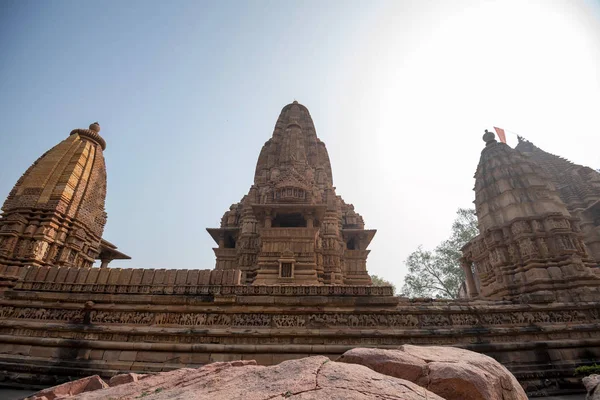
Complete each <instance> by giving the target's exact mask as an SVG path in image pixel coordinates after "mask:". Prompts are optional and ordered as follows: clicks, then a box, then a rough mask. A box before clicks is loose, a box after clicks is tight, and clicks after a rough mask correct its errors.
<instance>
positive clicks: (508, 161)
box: [462, 131, 600, 301]
mask: <svg viewBox="0 0 600 400" xmlns="http://www.w3.org/2000/svg"><path fill="white" fill-rule="evenodd" d="M484 140H485V142H486V147H485V148H484V149H483V151H482V152H481V158H480V161H479V165H478V167H477V172H476V173H475V208H476V213H477V220H478V224H479V232H480V234H479V235H478V236H477V237H476V238H474V239H473V240H472V241H470V242H469V243H468V244H467V245H466V246H465V247H464V248H463V254H464V257H463V260H462V261H463V269H464V271H465V274H466V275H467V286H468V291H469V294H470V296H471V297H475V296H477V295H479V296H481V297H484V298H492V299H512V300H521V301H553V300H560V301H582V300H588V301H589V300H592V299H594V298H597V296H598V294H599V293H600V291H599V287H600V269H598V268H596V264H595V262H594V260H593V259H592V257H591V256H590V254H589V252H588V250H587V248H586V245H585V243H584V241H583V237H582V234H581V231H580V229H579V224H578V220H577V219H576V218H574V217H572V216H571V214H570V213H569V211H568V210H567V207H566V206H565V204H564V202H563V201H562V200H561V198H560V197H559V195H558V193H557V191H556V189H555V187H554V185H553V184H552V182H551V181H550V179H548V177H547V175H546V173H545V171H544V170H543V168H542V167H541V166H540V165H538V164H537V163H536V162H535V161H533V160H532V159H531V158H530V157H527V156H525V155H523V154H522V153H521V152H519V151H517V150H513V149H512V148H510V147H509V146H508V145H506V144H504V143H498V142H496V140H495V139H494V135H493V133H491V132H487V131H486V134H485V135H484ZM472 266H474V273H475V276H473V275H472V272H473V269H472ZM476 280H478V281H479V285H478V286H479V287H477V285H476V283H475V281H476Z"/></svg>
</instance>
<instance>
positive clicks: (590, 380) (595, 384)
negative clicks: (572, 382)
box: [581, 374, 600, 400]
mask: <svg viewBox="0 0 600 400" xmlns="http://www.w3.org/2000/svg"><path fill="white" fill-rule="evenodd" d="M581 381H582V382H583V386H585V389H586V390H587V395H586V396H585V400H600V375H598V374H594V375H590V376H586V377H585V378H583V379H582V380H581Z"/></svg>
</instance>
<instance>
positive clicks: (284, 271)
mask: <svg viewBox="0 0 600 400" xmlns="http://www.w3.org/2000/svg"><path fill="white" fill-rule="evenodd" d="M279 276H280V277H281V278H292V277H293V276H294V264H293V263H291V262H282V263H281V267H280V270H279Z"/></svg>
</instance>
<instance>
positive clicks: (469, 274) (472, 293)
mask: <svg viewBox="0 0 600 400" xmlns="http://www.w3.org/2000/svg"><path fill="white" fill-rule="evenodd" d="M460 266H461V268H462V270H463V272H464V273H465V278H466V282H467V292H468V293H469V297H471V298H473V297H477V296H478V295H479V293H478V292H477V286H476V285H475V279H474V278H473V271H472V270H471V262H469V261H467V260H466V259H464V258H461V260H460Z"/></svg>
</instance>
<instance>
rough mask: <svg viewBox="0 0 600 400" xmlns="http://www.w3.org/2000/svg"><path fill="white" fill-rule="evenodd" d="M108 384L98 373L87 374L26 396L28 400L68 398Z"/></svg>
mask: <svg viewBox="0 0 600 400" xmlns="http://www.w3.org/2000/svg"><path fill="white" fill-rule="evenodd" d="M107 387H108V385H107V384H106V382H104V381H103V380H102V379H101V378H100V377H99V376H98V375H92V376H88V377H85V378H82V379H78V380H76V381H71V382H67V383H63V384H62V385H58V386H54V387H51V388H49V389H44V390H42V391H39V392H37V393H35V394H34V395H32V396H31V397H28V398H27V399H29V400H54V399H64V398H69V397H72V396H75V395H78V394H80V393H84V392H89V391H95V390H99V389H105V388H107Z"/></svg>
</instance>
